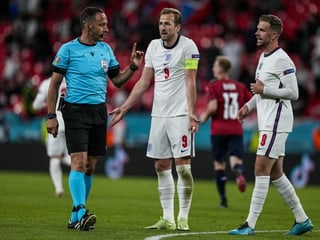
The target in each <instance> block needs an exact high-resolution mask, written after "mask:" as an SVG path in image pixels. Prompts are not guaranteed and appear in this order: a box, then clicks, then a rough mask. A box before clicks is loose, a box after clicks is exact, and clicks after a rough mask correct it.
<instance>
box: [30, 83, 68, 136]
mask: <svg viewBox="0 0 320 240" xmlns="http://www.w3.org/2000/svg"><path fill="white" fill-rule="evenodd" d="M50 79H51V78H47V79H45V80H43V81H42V82H41V84H40V86H39V90H38V93H37V95H36V97H35V99H34V101H33V103H32V107H33V109H34V110H37V111H39V110H41V109H44V108H45V107H46V106H47V98H48V89H49V85H50ZM62 93H63V94H66V82H65V79H63V80H62V82H61V84H60V88H59V96H58V100H57V108H58V106H59V100H60V96H61V94H62ZM56 114H57V120H58V122H59V128H58V129H59V131H64V121H63V118H62V113H61V111H59V110H57V111H56Z"/></svg>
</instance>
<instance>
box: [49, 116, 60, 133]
mask: <svg viewBox="0 0 320 240" xmlns="http://www.w3.org/2000/svg"><path fill="white" fill-rule="evenodd" d="M58 128H59V123H58V120H57V119H56V118H53V119H48V120H47V132H48V133H50V134H52V136H53V137H56V136H57V135H58Z"/></svg>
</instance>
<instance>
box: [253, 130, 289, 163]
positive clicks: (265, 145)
mask: <svg viewBox="0 0 320 240" xmlns="http://www.w3.org/2000/svg"><path fill="white" fill-rule="evenodd" d="M287 138H288V133H282V132H281V133H274V132H266V131H260V132H259V145H258V149H257V155H261V156H266V157H269V158H273V159H278V158H279V157H283V156H285V146H286V140H287Z"/></svg>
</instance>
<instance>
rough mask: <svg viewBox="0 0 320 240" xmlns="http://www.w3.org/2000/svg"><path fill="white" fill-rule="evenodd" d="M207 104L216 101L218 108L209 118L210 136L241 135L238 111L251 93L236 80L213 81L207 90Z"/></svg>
mask: <svg viewBox="0 0 320 240" xmlns="http://www.w3.org/2000/svg"><path fill="white" fill-rule="evenodd" d="M207 96H208V102H209V101H211V100H214V99H216V100H217V104H218V108H217V111H216V112H215V114H214V115H213V116H212V118H211V128H210V129H211V134H212V135H226V134H228V135H242V134H243V129H242V125H241V123H240V122H239V121H238V111H239V109H240V108H241V107H242V106H243V105H244V104H245V103H246V102H247V101H249V100H250V98H251V97H252V94H251V92H250V91H249V90H248V89H247V87H246V86H245V85H244V84H243V83H240V82H238V81H236V80H233V79H228V80H224V79H221V80H215V81H213V82H211V83H210V84H209V86H208V88H207Z"/></svg>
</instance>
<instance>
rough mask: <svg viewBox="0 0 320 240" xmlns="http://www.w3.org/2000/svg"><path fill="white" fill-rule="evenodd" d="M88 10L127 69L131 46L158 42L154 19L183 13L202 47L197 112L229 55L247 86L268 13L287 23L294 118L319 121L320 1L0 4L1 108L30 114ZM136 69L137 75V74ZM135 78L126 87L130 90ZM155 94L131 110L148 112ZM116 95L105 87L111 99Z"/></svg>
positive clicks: (31, 0)
mask: <svg viewBox="0 0 320 240" xmlns="http://www.w3.org/2000/svg"><path fill="white" fill-rule="evenodd" d="M88 5H95V6H99V7H101V8H103V9H104V10H105V12H106V13H107V16H108V21H109V26H108V27H109V32H108V34H107V36H106V41H107V42H108V43H109V44H110V46H111V47H112V48H113V49H114V50H115V53H116V55H117V58H118V60H119V62H120V66H121V68H125V67H126V66H127V65H128V64H129V62H128V61H129V59H128V58H127V56H128V55H129V54H128V51H130V50H131V47H132V44H133V42H137V44H138V49H139V50H142V51H145V50H146V48H147V45H148V43H149V42H150V40H151V39H154V38H158V37H159V33H158V14H159V12H160V10H161V9H162V8H163V7H171V6H172V7H176V8H178V9H180V11H181V12H182V14H183V17H184V21H183V27H182V31H183V34H184V35H186V36H188V37H190V38H192V39H193V40H194V41H195V42H196V44H197V45H198V47H199V50H200V55H201V60H200V64H199V70H198V79H197V82H198V107H199V108H201V107H203V106H204V105H205V104H206V102H205V97H204V92H205V89H206V85H207V83H208V82H209V81H210V80H212V78H213V76H212V70H211V67H212V63H213V61H214V59H215V56H217V55H220V54H223V55H226V56H228V57H229V58H230V59H231V61H232V64H233V71H232V73H231V76H232V77H233V78H235V79H238V80H239V81H241V82H244V83H245V84H246V85H247V86H249V84H250V82H252V81H254V72H255V67H256V64H257V60H258V56H259V53H260V52H259V51H257V49H256V38H255V31H256V26H257V21H258V17H259V16H260V15H261V14H265V13H273V14H275V15H278V16H279V17H280V18H281V19H282V20H283V21H284V32H283V33H282V36H281V37H280V39H281V41H280V43H281V47H283V48H284V49H285V50H286V51H287V52H288V53H289V54H290V56H291V57H292V58H293V60H294V62H295V64H296V67H297V77H298V83H299V90H300V99H299V101H297V102H295V103H294V112H295V115H296V116H301V117H313V118H319V117H320V2H319V1H318V0H282V1H272V0H228V1H226V0H203V1H200V0H184V1H182V0H175V1H172V0H171V1H170V0H168V1H161V0H109V1H107V0H105V1H103V0H95V1H94V0H92V1H89V0H28V1H26V0H2V1H1V6H0V106H1V109H2V110H8V111H12V112H14V113H16V114H19V115H21V116H22V117H23V118H26V119H27V118H30V117H32V116H34V114H35V113H34V111H33V109H32V107H31V103H32V100H33V98H34V97H35V94H36V91H37V87H38V86H39V84H40V82H41V81H42V80H44V79H45V78H47V77H49V76H50V74H51V62H52V59H53V57H54V55H55V52H56V51H57V49H58V48H59V46H60V45H61V44H62V43H64V42H66V41H68V40H70V39H72V38H75V37H77V36H79V35H80V31H81V29H80V23H79V12H80V11H81V10H82V9H83V8H84V7H85V6H88ZM140 71H141V69H140V70H139V72H140ZM139 76H140V73H137V74H136V75H135V76H134V77H133V78H132V79H131V80H130V81H129V82H128V83H127V84H126V86H125V87H124V89H123V91H126V92H130V90H131V89H132V87H133V85H134V83H135V82H136V81H137V80H138V77H139ZM152 91H153V90H152V88H150V91H148V92H146V94H145V95H144V97H143V99H142V100H141V102H140V103H139V104H137V106H136V107H135V108H134V109H133V111H149V110H150V109H151V104H152V96H153V92H152ZM117 93H118V90H117V89H116V88H115V87H114V86H113V85H112V83H109V86H108V97H109V99H111V98H112V97H116V95H117Z"/></svg>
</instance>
